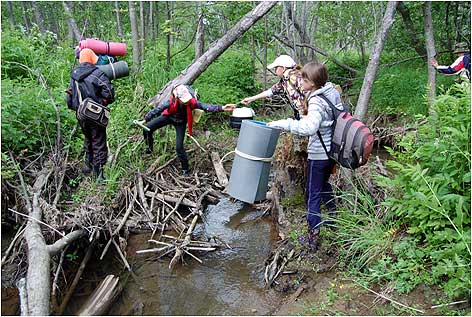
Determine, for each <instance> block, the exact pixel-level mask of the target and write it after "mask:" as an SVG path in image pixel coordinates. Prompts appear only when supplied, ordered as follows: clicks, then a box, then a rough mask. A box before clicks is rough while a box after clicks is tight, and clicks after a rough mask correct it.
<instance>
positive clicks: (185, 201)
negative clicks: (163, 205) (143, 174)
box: [146, 191, 197, 208]
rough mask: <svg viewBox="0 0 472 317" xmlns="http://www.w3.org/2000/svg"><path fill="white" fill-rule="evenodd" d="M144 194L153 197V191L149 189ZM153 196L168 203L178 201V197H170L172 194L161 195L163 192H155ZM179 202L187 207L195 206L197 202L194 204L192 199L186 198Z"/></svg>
mask: <svg viewBox="0 0 472 317" xmlns="http://www.w3.org/2000/svg"><path fill="white" fill-rule="evenodd" d="M146 196H147V197H153V196H154V193H153V192H151V191H147V192H146ZM154 198H155V199H159V200H164V201H166V202H168V203H174V204H175V203H177V202H178V201H179V198H176V197H172V196H166V195H163V194H157V195H156V196H155V197H154ZM180 204H181V205H184V206H187V207H191V208H195V207H197V204H195V203H194V202H193V201H190V200H189V199H187V198H184V199H183V200H182V202H181V203H180Z"/></svg>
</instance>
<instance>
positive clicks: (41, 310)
mask: <svg viewBox="0 0 472 317" xmlns="http://www.w3.org/2000/svg"><path fill="white" fill-rule="evenodd" d="M51 173H52V170H51V169H48V168H46V167H45V168H43V169H42V170H41V172H39V176H38V177H37V178H36V181H35V183H34V185H33V204H32V207H31V209H30V210H29V214H30V217H29V220H28V225H27V226H26V229H25V238H26V243H27V246H28V272H27V275H26V292H27V294H26V302H27V307H28V312H27V314H28V315H43V316H44V315H49V305H50V293H51V277H50V269H51V268H50V266H51V264H50V262H51V256H52V255H55V254H57V253H58V252H59V251H60V250H62V248H64V247H65V246H66V245H68V244H70V243H72V242H73V241H74V240H76V239H78V238H80V237H81V236H82V235H83V234H84V232H83V231H80V232H73V233H71V234H69V235H67V236H64V237H63V238H62V239H60V240H59V241H57V242H56V243H55V244H53V245H50V246H48V245H47V244H46V241H45V240H44V237H43V234H42V232H41V227H40V226H39V224H40V221H41V217H42V210H41V207H40V204H39V198H40V196H41V192H42V190H43V187H44V186H45V185H46V184H47V181H48V179H49V176H50V175H51ZM25 199H28V198H27V197H26V198H25Z"/></svg>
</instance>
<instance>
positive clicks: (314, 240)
mask: <svg viewBox="0 0 472 317" xmlns="http://www.w3.org/2000/svg"><path fill="white" fill-rule="evenodd" d="M319 235H320V229H311V230H309V232H308V234H302V235H299V236H298V242H300V244H301V245H302V246H304V247H307V248H308V249H309V250H310V251H311V252H316V251H317V250H318V247H319V241H318V239H319Z"/></svg>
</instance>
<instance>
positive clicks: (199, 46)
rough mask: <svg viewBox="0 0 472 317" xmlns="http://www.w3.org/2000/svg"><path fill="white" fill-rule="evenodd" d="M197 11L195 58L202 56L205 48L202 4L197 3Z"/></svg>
mask: <svg viewBox="0 0 472 317" xmlns="http://www.w3.org/2000/svg"><path fill="white" fill-rule="evenodd" d="M198 11H199V13H198V25H197V34H196V38H195V59H197V58H199V57H200V56H202V55H203V52H204V50H205V24H204V23H203V9H202V4H199V5H198Z"/></svg>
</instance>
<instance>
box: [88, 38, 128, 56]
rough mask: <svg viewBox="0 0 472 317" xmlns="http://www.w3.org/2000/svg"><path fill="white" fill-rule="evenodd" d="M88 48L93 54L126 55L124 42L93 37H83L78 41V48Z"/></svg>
mask: <svg viewBox="0 0 472 317" xmlns="http://www.w3.org/2000/svg"><path fill="white" fill-rule="evenodd" d="M84 48H90V49H91V50H92V51H94V52H95V54H106V55H112V56H124V55H126V43H115V42H104V41H100V40H94V39H85V40H82V41H80V42H79V49H80V50H83V49H84Z"/></svg>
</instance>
